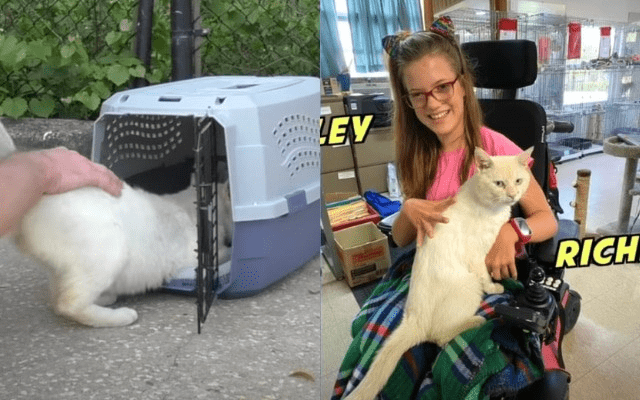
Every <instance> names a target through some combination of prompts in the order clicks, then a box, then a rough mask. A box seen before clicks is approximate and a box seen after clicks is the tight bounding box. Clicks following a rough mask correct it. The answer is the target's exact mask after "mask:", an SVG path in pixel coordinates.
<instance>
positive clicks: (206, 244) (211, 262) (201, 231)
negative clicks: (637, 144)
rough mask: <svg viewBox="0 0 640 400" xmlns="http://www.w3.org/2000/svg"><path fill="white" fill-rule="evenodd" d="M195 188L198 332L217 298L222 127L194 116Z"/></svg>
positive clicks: (210, 119)
mask: <svg viewBox="0 0 640 400" xmlns="http://www.w3.org/2000/svg"><path fill="white" fill-rule="evenodd" d="M194 122H195V123H194V130H195V140H194V145H195V148H194V155H195V163H194V167H195V187H196V193H197V198H196V207H197V221H198V222H197V223H198V250H197V251H198V267H197V269H196V296H197V305H198V333H200V330H201V326H202V324H203V323H204V322H205V321H206V319H207V315H208V314H209V310H210V309H211V305H212V304H213V302H214V300H215V299H216V298H217V289H218V287H219V286H220V274H219V272H220V271H219V258H218V244H219V235H218V190H217V185H216V182H217V181H218V179H217V178H218V176H217V175H218V173H217V163H218V161H222V160H219V158H220V156H219V155H218V151H217V150H218V149H217V142H218V140H217V139H218V136H219V135H223V134H224V130H223V128H222V127H221V126H220V125H219V124H218V123H217V122H216V121H215V120H214V119H213V118H207V117H201V118H195V121H194Z"/></svg>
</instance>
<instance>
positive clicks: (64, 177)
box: [0, 148, 122, 236]
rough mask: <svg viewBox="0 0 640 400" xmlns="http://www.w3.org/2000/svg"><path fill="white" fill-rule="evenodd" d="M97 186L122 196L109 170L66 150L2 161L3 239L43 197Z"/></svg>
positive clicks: (0, 226)
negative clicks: (83, 187)
mask: <svg viewBox="0 0 640 400" xmlns="http://www.w3.org/2000/svg"><path fill="white" fill-rule="evenodd" d="M82 186H97V187H100V188H102V189H104V190H105V191H107V192H108V193H111V194H112V195H114V196H119V195H120V192H121V190H122V182H121V181H120V180H119V179H118V178H117V177H116V176H115V175H114V174H113V172H111V171H109V170H108V169H107V168H106V167H104V166H102V165H98V164H94V163H92V162H91V161H89V160H88V159H86V158H85V157H83V156H81V155H80V154H78V153H76V152H75V151H70V150H67V149H65V148H56V149H51V150H42V151H34V152H29V153H16V154H14V155H12V156H11V157H9V158H7V159H6V160H3V161H2V162H0V236H2V235H4V234H6V233H8V232H10V231H12V230H13V229H14V228H15V226H16V225H17V224H18V222H19V221H20V220H21V219H22V217H23V216H24V215H25V214H26V213H27V211H29V210H30V209H31V207H33V206H35V205H36V204H37V203H38V201H39V200H40V198H41V197H42V196H43V195H44V194H57V193H63V192H66V191H69V190H73V189H77V188H79V187H82Z"/></svg>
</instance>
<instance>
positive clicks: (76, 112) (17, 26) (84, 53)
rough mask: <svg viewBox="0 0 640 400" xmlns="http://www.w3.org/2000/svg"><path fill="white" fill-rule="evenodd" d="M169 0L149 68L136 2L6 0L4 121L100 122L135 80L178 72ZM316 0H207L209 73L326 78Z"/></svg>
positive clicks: (2, 12)
mask: <svg viewBox="0 0 640 400" xmlns="http://www.w3.org/2000/svg"><path fill="white" fill-rule="evenodd" d="M169 3H170V0H156V1H155V7H154V15H153V42H152V46H153V50H152V62H151V68H150V69H149V70H147V68H145V67H144V66H143V65H142V63H141V62H140V60H139V59H138V58H137V57H136V56H135V55H134V53H133V42H134V36H135V24H136V20H137V4H138V1H137V0H119V1H116V0H112V1H104V0H40V1H37V2H29V1H27V0H0V115H5V116H9V117H12V118H20V117H43V118H49V117H59V118H79V119H95V118H96V117H97V116H98V112H99V108H100V105H101V104H102V101H103V100H105V99H107V98H108V97H109V96H111V95H112V94H113V93H115V92H117V91H121V90H125V89H127V88H129V87H130V85H131V83H132V81H133V79H135V78H142V77H144V78H145V79H147V80H148V81H149V82H151V83H159V82H165V81H168V80H169V79H170V74H171V22H170V17H171V15H170V14H171V13H170V6H169ZM318 4H319V3H318V1H317V0H233V1H231V2H228V1H224V2H223V1H219V0H203V1H202V5H201V24H202V27H203V28H208V29H210V34H209V36H208V37H207V38H206V39H205V40H204V44H203V46H202V47H201V52H202V54H201V57H202V64H203V70H204V74H206V75H229V74H237V75H247V74H250V75H311V76H318V75H319V54H320V47H319V33H318V29H319V5H318Z"/></svg>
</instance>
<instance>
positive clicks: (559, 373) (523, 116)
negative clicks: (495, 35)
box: [461, 40, 581, 400]
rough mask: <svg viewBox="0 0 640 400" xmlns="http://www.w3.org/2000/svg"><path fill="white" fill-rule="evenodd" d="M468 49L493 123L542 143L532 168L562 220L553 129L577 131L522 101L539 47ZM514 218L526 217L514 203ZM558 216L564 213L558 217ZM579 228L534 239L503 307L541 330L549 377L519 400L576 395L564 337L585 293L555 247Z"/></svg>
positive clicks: (517, 138)
mask: <svg viewBox="0 0 640 400" xmlns="http://www.w3.org/2000/svg"><path fill="white" fill-rule="evenodd" d="M461 48H462V51H463V52H464V53H465V54H466V55H467V57H468V58H469V59H470V60H471V62H472V64H473V65H474V69H475V73H476V87H477V88H483V89H495V90H498V96H495V97H496V98H492V99H482V98H481V99H480V100H479V101H480V105H481V107H482V110H483V113H484V121H485V125H487V126H488V127H489V128H492V129H494V130H496V131H498V132H501V133H502V134H504V135H505V136H507V137H508V138H509V139H511V140H512V141H513V142H514V143H516V144H517V145H518V146H520V147H521V148H523V149H527V148H529V147H531V146H533V147H534V150H533V154H532V157H533V159H534V160H535V162H534V165H533V166H532V170H531V172H532V174H533V176H534V177H535V179H536V180H537V181H538V183H539V184H540V186H541V187H542V189H543V191H544V193H545V196H546V197H547V200H548V201H549V204H550V206H551V208H552V210H553V211H554V213H555V215H556V218H557V216H558V214H561V213H562V212H563V210H562V208H561V207H560V204H559V200H558V196H559V193H558V189H557V185H556V182H555V167H554V165H553V162H552V161H551V159H550V157H549V149H548V145H547V142H546V135H547V134H548V133H550V132H551V131H554V132H571V131H572V130H573V126H572V124H570V123H563V122H556V121H553V122H548V121H547V117H546V113H545V111H544V109H543V108H542V106H540V104H537V103H535V102H533V101H529V100H522V99H516V93H517V89H520V88H523V87H525V86H529V85H531V84H533V83H534V82H535V80H536V77H537V68H538V67H537V49H536V45H535V43H534V42H532V41H528V40H504V41H481V42H468V43H463V44H462V45H461ZM513 214H514V216H521V211H520V210H519V209H518V207H514V210H513ZM557 219H558V218H557ZM578 237H579V227H578V225H577V224H576V223H575V222H574V221H571V220H564V219H558V233H557V234H556V236H555V237H554V238H552V239H549V240H548V241H546V242H543V243H537V244H533V245H531V244H530V245H527V254H528V256H527V257H525V259H523V260H519V261H518V263H517V269H518V276H519V277H520V279H522V278H526V281H525V282H524V283H525V288H526V289H525V293H524V294H523V295H521V296H520V297H518V298H517V299H516V300H515V302H514V304H511V305H509V306H504V307H497V308H496V313H497V314H499V315H501V316H502V317H503V318H504V319H505V321H507V323H512V324H515V325H516V326H519V327H521V328H522V329H526V330H529V331H530V332H536V333H538V334H539V335H540V338H541V343H542V355H543V360H544V366H545V373H544V376H543V378H542V379H541V380H538V381H536V382H535V383H534V384H533V385H530V386H529V387H527V388H525V389H523V390H521V391H520V392H518V394H517V395H516V396H515V397H513V399H518V400H528V399H549V400H551V399H553V400H560V399H568V398H569V383H570V379H571V378H570V377H571V376H570V374H569V373H568V372H567V371H566V370H565V366H564V361H563V358H562V339H563V336H564V335H565V334H566V333H568V332H569V331H570V330H571V329H572V328H573V326H574V325H575V323H576V321H577V319H578V315H579V313H580V300H581V298H580V295H579V294H578V293H577V292H575V291H574V290H571V289H570V288H569V285H568V284H567V283H566V282H564V281H563V280H562V277H563V275H564V269H559V268H556V267H555V252H556V249H557V246H558V242H559V241H560V240H562V239H568V238H578Z"/></svg>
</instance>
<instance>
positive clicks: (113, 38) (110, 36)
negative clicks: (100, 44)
mask: <svg viewBox="0 0 640 400" xmlns="http://www.w3.org/2000/svg"><path fill="white" fill-rule="evenodd" d="M120 36H121V34H120V33H118V32H109V33H107V36H106V37H105V38H104V39H105V40H106V41H107V44H108V45H109V46H113V44H114V43H115V42H117V41H118V39H120Z"/></svg>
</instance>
